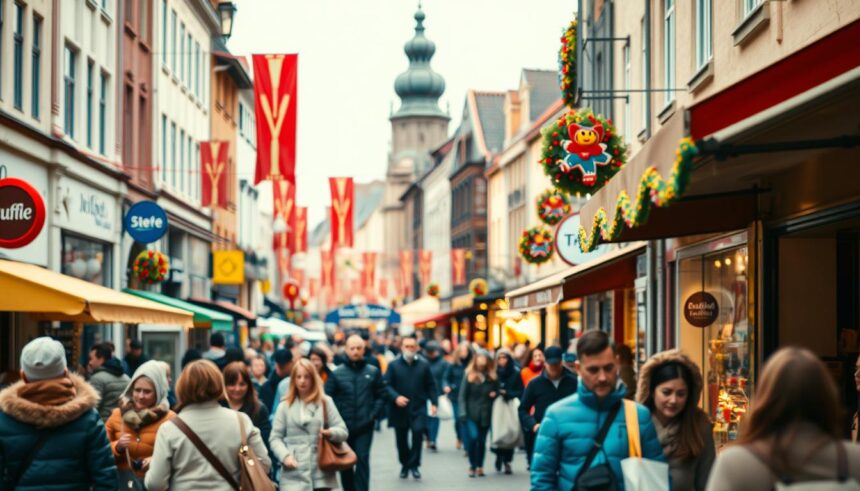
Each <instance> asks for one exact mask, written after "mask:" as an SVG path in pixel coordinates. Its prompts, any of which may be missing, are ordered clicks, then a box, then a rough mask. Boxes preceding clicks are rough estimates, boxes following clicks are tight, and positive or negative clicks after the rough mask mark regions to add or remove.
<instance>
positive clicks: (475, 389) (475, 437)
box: [459, 349, 499, 477]
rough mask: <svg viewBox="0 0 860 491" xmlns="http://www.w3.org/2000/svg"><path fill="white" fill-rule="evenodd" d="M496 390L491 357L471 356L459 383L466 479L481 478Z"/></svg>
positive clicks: (480, 353) (495, 375)
mask: <svg viewBox="0 0 860 491" xmlns="http://www.w3.org/2000/svg"><path fill="white" fill-rule="evenodd" d="M498 390H499V381H498V375H497V374H496V367H495V363H494V362H493V358H492V356H490V354H489V353H488V352H487V351H485V350H483V349H481V350H478V351H477V353H475V356H474V357H472V361H471V362H470V363H469V366H468V367H467V368H466V374H465V375H464V376H463V382H461V383H460V401H459V405H460V414H459V417H460V420H461V421H463V422H464V428H465V433H466V451H467V452H468V454H469V477H475V476H478V477H484V475H485V474H484V456H485V455H486V453H487V433H489V431H490V424H491V423H492V416H493V399H495V398H496V395H497V393H498Z"/></svg>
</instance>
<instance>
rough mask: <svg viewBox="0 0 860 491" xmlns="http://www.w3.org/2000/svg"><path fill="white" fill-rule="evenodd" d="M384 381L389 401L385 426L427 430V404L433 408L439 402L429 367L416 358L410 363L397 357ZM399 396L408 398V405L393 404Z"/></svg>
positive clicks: (389, 366)
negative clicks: (389, 396) (386, 424)
mask: <svg viewBox="0 0 860 491" xmlns="http://www.w3.org/2000/svg"><path fill="white" fill-rule="evenodd" d="M385 379H386V381H387V382H388V386H389V387H390V389H391V390H389V393H390V394H391V401H392V402H391V406H390V408H389V411H388V426H390V427H392V428H400V429H404V428H412V430H413V431H416V432H417V431H424V429H425V428H426V427H427V401H430V402H431V403H432V404H433V405H436V404H438V403H439V396H438V394H437V393H436V382H435V381H434V380H433V373H432V372H431V371H430V364H429V363H427V362H426V361H425V360H422V359H421V358H415V361H413V362H412V363H411V364H410V363H406V360H404V359H403V357H402V356H400V357H398V358H397V359H396V360H394V361H393V362H391V364H390V365H388V371H387V372H386V373H385ZM398 396H405V397H406V398H408V399H409V404H408V405H407V406H406V407H400V406H398V405H397V404H396V403H395V402H394V400H395V399H397V397H398Z"/></svg>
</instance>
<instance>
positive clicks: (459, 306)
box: [451, 293, 475, 311]
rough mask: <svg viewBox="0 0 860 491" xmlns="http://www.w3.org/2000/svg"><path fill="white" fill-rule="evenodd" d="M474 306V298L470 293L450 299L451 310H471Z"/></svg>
mask: <svg viewBox="0 0 860 491" xmlns="http://www.w3.org/2000/svg"><path fill="white" fill-rule="evenodd" d="M474 305H475V298H474V297H473V296H472V294H471V293H468V294H466V295H460V296H459V297H454V298H452V299H451V310H455V311H456V310H466V309H471V308H472V307H473V306H474Z"/></svg>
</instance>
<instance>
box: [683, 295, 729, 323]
mask: <svg viewBox="0 0 860 491" xmlns="http://www.w3.org/2000/svg"><path fill="white" fill-rule="evenodd" d="M719 314H720V305H719V304H718V303H717V299H716V298H714V296H713V295H711V294H710V293H708V292H696V293H694V294H692V295H690V296H689V297H688V298H687V300H686V301H685V302H684V318H685V319H687V322H689V323H690V324H691V325H693V326H695V327H708V326H710V325H711V324H713V323H714V321H716V320H717V316H719Z"/></svg>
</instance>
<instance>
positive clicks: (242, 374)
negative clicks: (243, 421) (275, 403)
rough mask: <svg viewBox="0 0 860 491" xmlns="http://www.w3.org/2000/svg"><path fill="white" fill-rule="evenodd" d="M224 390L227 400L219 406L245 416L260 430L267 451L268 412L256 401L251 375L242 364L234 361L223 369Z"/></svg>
mask: <svg viewBox="0 0 860 491" xmlns="http://www.w3.org/2000/svg"><path fill="white" fill-rule="evenodd" d="M224 389H225V390H226V392H227V398H226V400H224V401H222V402H221V405H222V406H224V407H229V408H230V409H232V410H234V411H240V412H243V413H245V414H247V415H248V417H249V418H251V423H253V425H254V426H256V427H257V429H258V430H260V437H261V438H262V439H263V443H265V445H266V448H267V449H268V448H269V434H270V433H271V431H272V424H271V423H270V422H269V410H268V409H266V406H265V405H263V404H262V403H261V402H260V401H259V400H258V399H257V392H256V391H255V390H254V387H253V384H252V383H251V373H250V371H249V370H248V367H247V366H246V365H245V364H244V363H242V362H240V361H234V362H233V363H230V364H229V365H227V366H226V367H224Z"/></svg>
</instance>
